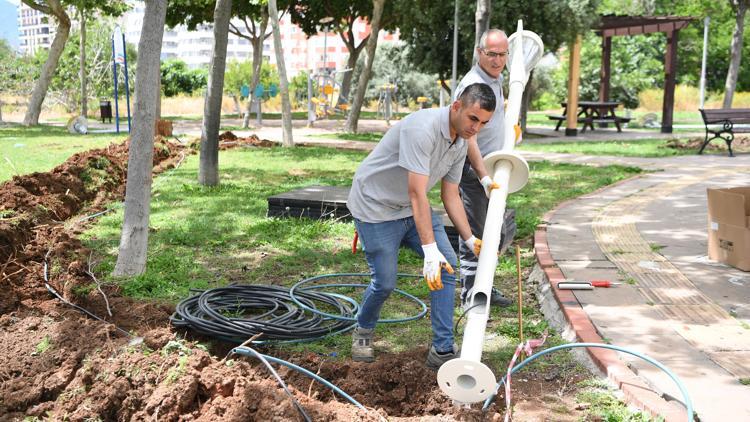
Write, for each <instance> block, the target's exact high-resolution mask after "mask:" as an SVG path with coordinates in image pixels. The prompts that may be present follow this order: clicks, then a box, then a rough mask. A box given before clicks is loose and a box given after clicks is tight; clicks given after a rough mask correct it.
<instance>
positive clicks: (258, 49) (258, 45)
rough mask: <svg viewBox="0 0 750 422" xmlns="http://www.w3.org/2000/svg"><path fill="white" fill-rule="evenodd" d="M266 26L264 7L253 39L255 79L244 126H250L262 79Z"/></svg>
mask: <svg viewBox="0 0 750 422" xmlns="http://www.w3.org/2000/svg"><path fill="white" fill-rule="evenodd" d="M266 28H268V10H267V9H266V8H265V7H264V8H261V11H260V31H259V35H258V37H257V38H255V39H254V40H253V41H252V44H253V80H252V81H251V82H250V96H249V98H248V101H247V112H246V113H245V118H244V119H243V120H242V127H244V128H247V127H249V126H250V111H251V110H252V107H253V100H254V99H255V87H256V86H258V82H259V81H260V66H261V65H262V64H263V41H264V40H265V39H266Z"/></svg>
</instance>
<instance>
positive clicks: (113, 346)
mask: <svg viewBox="0 0 750 422" xmlns="http://www.w3.org/2000/svg"><path fill="white" fill-rule="evenodd" d="M239 139H241V138H237V139H235V140H234V141H229V142H234V144H232V145H231V146H230V147H232V146H234V147H236V146H241V145H246V144H252V142H254V141H252V139H255V140H257V139H258V138H257V137H250V138H244V139H246V140H247V139H250V140H251V141H240V142H238V141H239ZM243 142H245V143H243ZM184 153H186V150H184V149H183V147H181V146H180V145H177V144H173V143H169V142H159V143H157V145H156V148H155V151H154V164H155V165H156V168H157V171H158V170H159V169H165V168H169V167H170V166H172V165H174V162H176V161H177V160H178V159H180V158H182V157H181V156H184ZM126 163H127V146H126V145H115V146H111V147H109V148H105V149H101V150H96V151H89V152H87V153H82V154H77V155H75V156H73V157H71V159H70V160H68V161H66V162H65V163H64V164H63V165H61V166H59V167H57V168H55V169H54V170H52V171H51V172H49V173H36V174H32V175H29V176H23V177H16V178H14V179H13V180H12V181H10V182H7V183H5V184H4V185H3V188H2V193H0V212H2V213H3V214H2V215H3V217H2V219H0V236H2V237H1V238H0V242H1V243H0V253H2V255H0V256H2V258H3V259H2V261H0V262H2V264H0V277H1V278H0V332H2V340H3V341H1V342H0V421H16V420H23V419H24V418H25V417H27V416H31V417H39V418H46V419H49V420H71V421H83V420H92V419H98V420H105V421H115V420H116V421H120V420H146V419H148V420H152V419H153V420H159V421H162V420H163V421H178V420H203V421H216V420H227V421H234V420H278V421H282V420H283V421H287V420H301V417H300V415H299V412H298V410H297V409H296V408H295V406H294V405H293V402H292V401H291V400H290V399H289V397H288V396H287V394H286V393H285V392H284V390H283V389H281V388H280V386H279V385H278V383H277V382H276V380H275V379H274V378H273V377H272V376H271V375H270V374H269V373H268V371H267V369H266V368H265V367H264V366H263V365H262V364H261V363H259V362H258V361H257V360H255V359H251V358H246V357H241V356H239V355H233V356H231V357H230V359H222V358H223V357H224V355H225V353H226V352H227V351H228V350H230V348H231V347H232V345H229V344H227V343H222V342H219V341H216V340H211V343H212V350H211V352H213V353H214V354H215V355H214V356H212V355H211V354H209V351H207V350H206V348H205V347H201V346H198V345H196V344H194V343H190V342H187V341H184V340H180V339H179V337H180V336H181V333H180V334H176V333H174V332H173V331H172V329H171V328H170V326H169V316H170V314H171V313H172V312H173V311H174V307H173V306H172V305H171V304H163V303H157V302H153V301H136V300H133V299H129V298H125V297H122V296H121V295H120V292H119V290H118V288H117V287H116V286H111V285H110V286H108V285H103V286H100V289H101V291H100V290H99V289H96V288H94V289H92V288H91V285H92V281H93V279H92V275H91V274H89V262H88V260H89V256H90V252H89V251H88V250H87V249H86V248H85V247H84V246H83V245H82V244H81V242H80V241H79V240H78V234H79V230H81V228H80V224H78V223H76V222H75V220H73V218H75V216H77V215H80V214H82V213H90V212H94V211H96V210H99V209H101V208H102V207H103V206H104V205H105V204H106V203H107V202H108V201H112V200H118V199H121V198H122V196H123V192H124V183H125V172H126ZM63 222H66V224H62V223H63ZM45 279H46V280H49V285H50V286H51V287H52V288H53V289H55V290H56V291H57V292H59V294H60V295H61V296H62V297H63V298H65V299H66V300H68V301H70V302H72V303H74V304H76V305H77V306H80V307H82V308H85V309H87V310H89V311H90V312H93V313H94V314H95V315H98V316H99V317H102V318H104V319H106V320H107V321H109V322H112V323H113V324H114V325H112V324H107V323H104V322H101V321H97V320H94V319H90V318H87V317H86V316H84V315H83V314H82V313H81V312H79V311H76V310H74V309H72V308H71V307H69V306H66V305H64V304H62V302H61V301H59V300H57V299H56V298H54V297H53V296H52V295H51V294H50V293H49V292H48V290H47V288H46V286H45ZM104 295H106V297H107V298H108V303H107V302H105V300H104V299H103V298H104ZM110 310H111V312H112V316H109V314H108V312H109V311H110ZM116 327H118V328H120V329H123V330H125V331H127V332H130V333H137V334H138V335H141V336H143V338H142V340H139V339H135V341H133V340H134V339H133V338H132V336H126V335H124V334H123V333H122V332H121V331H120V330H118V329H117V328H116ZM206 340H209V339H206ZM262 352H264V351H263V350H262ZM265 352H266V353H268V354H271V355H274V356H278V357H280V358H282V359H286V360H289V361H291V362H293V363H296V364H298V365H300V366H302V367H305V368H308V369H309V370H311V371H313V372H318V373H319V374H320V375H321V376H322V377H323V378H325V379H327V380H329V381H330V382H332V383H334V384H336V385H337V386H339V387H340V388H342V390H344V391H346V392H347V393H348V394H350V395H352V396H353V397H354V398H355V399H356V400H358V401H359V402H360V403H362V404H364V405H365V406H366V407H367V408H368V409H367V410H360V409H358V408H356V407H355V406H353V405H351V404H349V403H348V402H347V401H346V400H344V399H342V398H341V397H338V396H337V395H335V394H334V393H332V392H331V390H329V389H328V388H327V387H324V386H322V385H319V384H318V383H312V382H311V380H310V379H309V378H307V377H305V376H303V375H302V374H299V373H297V372H295V371H292V370H289V369H285V368H281V369H279V370H278V372H279V374H280V376H281V377H282V378H283V379H284V380H285V381H286V382H287V384H288V385H289V389H290V390H291V392H292V394H293V395H294V397H295V398H296V400H297V401H298V402H299V403H300V404H301V406H302V407H303V408H304V409H305V411H306V412H307V414H308V415H310V417H311V418H312V419H313V420H315V421H319V420H321V421H339V420H353V421H377V420H382V419H383V418H384V417H388V419H389V420H402V421H412V420H413V421H417V420H419V421H424V420H441V421H450V420H465V421H482V420H493V421H494V420H498V419H500V414H499V413H497V412H496V411H495V409H496V407H495V406H496V405H495V404H493V405H492V407H491V408H490V411H489V412H487V413H482V412H481V411H480V410H479V409H478V406H474V408H473V409H465V408H460V407H456V406H453V404H452V403H451V401H450V399H448V398H447V397H446V396H444V395H443V394H442V392H441V391H440V389H439V388H438V387H437V384H436V379H435V373H434V372H433V371H430V370H428V369H427V368H426V367H425V366H424V356H425V354H426V352H427V350H426V349H425V348H424V347H421V348H417V349H414V350H411V351H407V352H404V353H399V354H387V353H385V354H381V355H380V356H379V357H378V361H377V362H375V363H373V364H362V363H357V362H352V361H350V360H348V359H347V360H344V359H336V358H331V357H328V356H320V355H316V354H305V355H289V354H287V355H286V356H285V355H284V353H285V352H284V351H283V349H269V350H266V351H265ZM216 355H218V357H217V356H216ZM528 378H529V379H531V380H532V381H531V382H530V385H529V386H528V387H526V388H528V391H529V392H531V393H532V394H529V396H532V397H537V396H538V397H540V398H539V399H538V400H537V401H534V402H533V403H531V402H529V403H527V404H529V405H530V407H532V408H539V407H544V406H547V407H549V405H548V404H547V403H548V402H550V400H553V399H550V398H549V397H544V396H542V395H541V394H539V391H542V392H543V388H540V386H542V387H544V386H548V385H549V383H546V382H544V379H543V376H542V375H538V374H537V375H535V374H533V373H532V374H530V375H529V376H528ZM524 381H525V380H519V381H517V386H518V388H519V390H523V389H524V384H523V382H524ZM562 381H563V382H567V380H562ZM552 388H553V389H555V388H557V389H559V388H564V386H563V387H559V386H555V385H553V386H552ZM498 400H501V397H498ZM553 402H554V401H553ZM496 403H500V402H499V401H498V402H496ZM563 407H565V408H568V409H571V408H572V407H573V406H571V405H570V403H565V404H564V405H563ZM497 408H498V409H501V408H502V406H500V405H498V407H497ZM556 416H557V415H556ZM575 416H576V415H573V416H572V417H575ZM516 418H517V420H528V419H526V418H525V417H524V414H523V413H522V412H517V413H516ZM555 419H556V420H575V419H570V418H567V417H559V418H558V417H556V418H555Z"/></svg>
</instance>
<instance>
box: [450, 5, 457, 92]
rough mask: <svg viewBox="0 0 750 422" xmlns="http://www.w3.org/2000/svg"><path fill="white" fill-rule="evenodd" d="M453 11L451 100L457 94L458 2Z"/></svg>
mask: <svg viewBox="0 0 750 422" xmlns="http://www.w3.org/2000/svg"><path fill="white" fill-rule="evenodd" d="M454 4H455V7H454V10H453V67H452V68H451V99H453V97H454V96H455V94H456V73H457V70H456V68H457V67H458V0H455V3H454Z"/></svg>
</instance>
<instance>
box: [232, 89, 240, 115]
mask: <svg viewBox="0 0 750 422" xmlns="http://www.w3.org/2000/svg"><path fill="white" fill-rule="evenodd" d="M231 95H232V101H234V111H236V112H237V117H242V106H241V105H240V99H239V97H237V94H235V93H232V94H231Z"/></svg>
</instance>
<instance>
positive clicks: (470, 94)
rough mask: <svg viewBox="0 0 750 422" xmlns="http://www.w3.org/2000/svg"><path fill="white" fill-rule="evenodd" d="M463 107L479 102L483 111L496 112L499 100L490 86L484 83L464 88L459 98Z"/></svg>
mask: <svg viewBox="0 0 750 422" xmlns="http://www.w3.org/2000/svg"><path fill="white" fill-rule="evenodd" d="M458 99H459V101H461V105H462V106H464V107H468V106H472V105H474V103H476V102H478V103H479V107H480V108H481V109H482V110H487V111H492V112H494V111H495V107H496V106H497V99H496V98H495V93H494V92H493V91H492V88H490V86H489V85H487V84H483V83H479V82H477V83H475V84H471V85H469V86H467V87H466V88H464V90H463V92H461V95H459V96H458Z"/></svg>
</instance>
